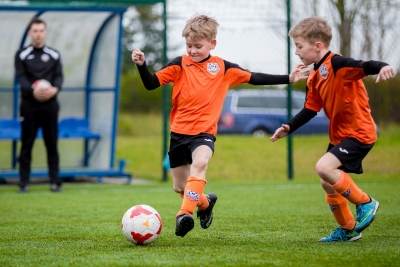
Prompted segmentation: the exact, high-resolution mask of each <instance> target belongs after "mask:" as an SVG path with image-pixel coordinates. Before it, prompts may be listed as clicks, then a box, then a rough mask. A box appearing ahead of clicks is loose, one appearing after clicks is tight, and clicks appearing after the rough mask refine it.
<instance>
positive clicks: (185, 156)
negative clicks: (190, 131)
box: [168, 132, 216, 168]
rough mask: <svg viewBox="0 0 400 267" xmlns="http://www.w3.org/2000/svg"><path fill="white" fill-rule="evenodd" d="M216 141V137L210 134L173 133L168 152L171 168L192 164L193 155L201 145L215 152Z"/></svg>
mask: <svg viewBox="0 0 400 267" xmlns="http://www.w3.org/2000/svg"><path fill="white" fill-rule="evenodd" d="M215 140H216V138H215V136H213V135H211V134H208V133H200V134H197V135H186V134H178V133H173V132H171V140H170V144H169V152H168V155H169V164H170V166H171V168H175V167H179V166H182V165H186V164H192V153H193V151H194V150H195V149H196V148H197V147H199V146H201V145H206V146H208V147H209V148H211V150H212V152H214V143H215Z"/></svg>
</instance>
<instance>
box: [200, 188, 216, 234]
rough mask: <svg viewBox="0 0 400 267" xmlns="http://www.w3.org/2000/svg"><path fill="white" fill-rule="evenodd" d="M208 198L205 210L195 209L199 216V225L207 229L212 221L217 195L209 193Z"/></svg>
mask: <svg viewBox="0 0 400 267" xmlns="http://www.w3.org/2000/svg"><path fill="white" fill-rule="evenodd" d="M207 199H208V207H207V208H206V209H205V210H198V211H197V217H200V226H201V228H203V229H207V228H208V227H210V225H211V223H212V221H213V212H212V210H213V208H214V205H215V203H216V202H217V199H218V197H217V195H216V194H214V193H209V194H208V195H207Z"/></svg>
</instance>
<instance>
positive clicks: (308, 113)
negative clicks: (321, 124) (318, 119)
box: [286, 108, 317, 133]
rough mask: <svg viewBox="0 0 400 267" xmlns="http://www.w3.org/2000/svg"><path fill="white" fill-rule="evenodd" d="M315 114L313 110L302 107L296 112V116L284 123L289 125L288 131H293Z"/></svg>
mask: <svg viewBox="0 0 400 267" xmlns="http://www.w3.org/2000/svg"><path fill="white" fill-rule="evenodd" d="M316 115H317V112H315V111H314V110H311V109H307V108H303V109H302V110H301V111H300V112H299V113H297V114H296V116H294V117H293V118H292V119H291V120H290V121H288V122H287V123H286V124H288V125H289V126H290V130H289V133H293V132H294V131H296V130H297V129H298V128H300V127H301V126H303V125H304V124H306V123H307V122H308V121H309V120H311V119H312V118H314V117H315V116H316Z"/></svg>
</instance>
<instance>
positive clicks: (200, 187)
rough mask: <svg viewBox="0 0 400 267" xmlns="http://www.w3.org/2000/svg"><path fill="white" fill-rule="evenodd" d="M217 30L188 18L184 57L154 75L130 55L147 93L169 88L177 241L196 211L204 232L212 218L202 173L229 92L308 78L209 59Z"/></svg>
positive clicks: (139, 56)
mask: <svg viewBox="0 0 400 267" xmlns="http://www.w3.org/2000/svg"><path fill="white" fill-rule="evenodd" d="M217 27H218V23H217V21H216V20H215V19H213V18H210V17H208V16H204V15H200V16H195V17H193V18H191V19H189V20H188V21H187V23H186V26H185V28H184V29H183V32H182V36H183V37H184V38H185V40H186V51H187V55H185V56H180V57H177V58H175V59H174V60H172V61H171V62H170V63H169V64H168V65H167V66H165V67H164V68H162V69H161V70H159V71H157V72H156V73H155V74H153V73H150V72H149V70H148V69H147V67H146V64H145V57H144V54H143V52H141V51H140V50H138V49H135V50H133V52H132V61H133V62H134V63H136V65H137V67H138V69H139V73H140V76H141V79H142V81H143V83H144V85H145V87H146V88H147V89H148V90H152V89H155V88H157V87H159V86H160V85H165V84H168V83H173V89H172V110H171V114H170V121H171V123H170V124H171V139H170V148H169V152H168V154H169V159H170V166H171V172H172V177H173V188H174V190H175V191H176V192H177V193H179V194H180V196H181V197H182V205H181V208H180V210H179V211H178V213H177V216H176V230H175V234H176V235H177V236H181V237H183V236H185V235H186V234H187V233H188V232H189V231H190V230H192V229H193V227H194V220H193V217H192V215H193V212H194V210H195V209H196V207H197V216H198V217H199V218H200V226H201V227H202V228H203V229H206V228H208V227H209V226H210V224H211V222H212V219H213V214H212V210H213V207H214V205H215V203H216V201H217V196H216V195H215V194H213V193H210V194H207V195H206V194H204V189H205V185H206V183H207V181H206V170H207V167H208V162H209V160H210V159H211V157H212V155H213V152H214V142H215V140H216V138H215V135H216V133H217V122H218V118H219V116H220V113H221V109H222V106H223V102H224V97H225V95H226V93H227V91H228V89H229V87H231V86H235V85H238V84H241V83H250V84H255V85H267V84H287V83H289V82H295V81H297V80H299V79H305V78H306V77H307V76H304V77H303V74H302V73H303V72H302V71H301V68H302V67H301V66H299V67H298V68H296V70H295V71H293V72H292V73H291V74H290V75H270V74H264V73H253V72H249V71H247V70H244V69H242V68H240V67H239V66H238V65H236V64H233V63H230V62H228V61H225V60H223V59H221V58H219V57H216V56H211V55H210V51H211V50H212V49H214V48H215V46H216V34H217Z"/></svg>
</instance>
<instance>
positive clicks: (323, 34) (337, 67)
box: [271, 17, 394, 242]
mask: <svg viewBox="0 0 400 267" xmlns="http://www.w3.org/2000/svg"><path fill="white" fill-rule="evenodd" d="M289 35H290V36H291V37H292V38H293V40H294V43H295V45H296V54H297V55H298V56H299V57H300V59H301V60H302V61H303V63H304V64H305V65H310V64H313V65H314V69H313V71H312V72H311V73H310V75H309V77H308V79H307V96H306V101H305V104H304V108H303V110H301V111H300V112H299V113H298V114H297V115H296V116H295V117H294V118H293V119H291V120H290V121H288V122H287V123H285V124H283V125H282V126H281V127H280V128H278V129H277V130H276V131H275V133H274V134H273V136H272V137H271V140H272V141H276V140H278V139H279V138H282V137H284V136H286V135H287V134H289V133H292V132H294V131H295V130H296V129H298V128H299V127H300V126H302V125H303V124H305V123H307V122H308V121H309V120H310V119H311V118H312V117H314V116H315V115H316V114H317V112H318V111H320V110H321V109H324V111H325V113H326V115H327V116H328V118H329V120H330V124H329V139H330V140H329V141H330V142H329V146H328V150H327V152H326V153H325V154H324V155H323V156H322V157H321V158H320V159H319V161H318V162H317V164H316V166H315V170H316V172H317V173H318V175H319V176H320V177H321V179H320V181H321V185H322V188H323V189H324V191H325V193H326V202H327V203H328V205H329V206H330V209H331V211H332V214H333V216H334V218H335V219H336V222H337V223H338V224H339V227H337V228H336V229H335V230H333V231H332V232H331V233H330V234H329V235H327V236H326V237H323V238H321V240H320V241H321V242H336V241H354V240H358V239H360V238H361V232H362V231H363V230H364V229H365V228H367V227H368V226H369V225H370V223H371V222H372V221H373V220H374V218H375V213H376V211H377V209H378V207H379V202H378V201H376V200H374V199H373V198H371V197H370V196H369V195H368V194H367V193H365V192H364V191H363V190H362V189H361V188H360V187H359V186H358V185H357V184H356V183H355V182H354V181H353V180H352V179H351V177H350V175H349V173H362V172H363V169H362V160H363V159H364V157H365V156H366V155H367V153H368V152H369V151H370V149H371V148H372V147H373V145H374V143H375V142H376V139H377V135H376V126H375V122H374V120H373V118H372V116H371V110H370V107H369V104H368V95H367V91H366V89H365V87H364V84H363V82H362V80H361V79H362V78H363V77H365V76H366V75H373V74H378V76H377V79H376V82H379V81H381V80H387V79H390V78H392V77H393V76H394V70H393V68H392V67H391V66H389V65H388V64H386V63H383V62H379V61H372V60H370V61H361V60H354V59H352V58H346V57H343V56H340V55H337V54H334V53H332V52H331V51H329V44H330V41H331V38H332V33H331V27H330V26H329V25H328V24H327V22H326V21H325V20H324V19H322V18H319V17H311V18H306V19H304V20H302V21H300V22H299V23H298V24H297V25H296V26H294V27H293V28H292V29H291V31H290V32H289ZM348 202H351V203H353V204H355V205H356V219H354V217H353V214H352V212H351V210H350V208H349V204H348Z"/></svg>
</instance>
